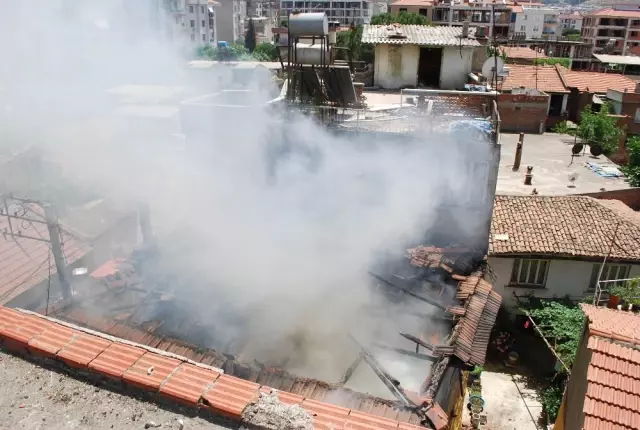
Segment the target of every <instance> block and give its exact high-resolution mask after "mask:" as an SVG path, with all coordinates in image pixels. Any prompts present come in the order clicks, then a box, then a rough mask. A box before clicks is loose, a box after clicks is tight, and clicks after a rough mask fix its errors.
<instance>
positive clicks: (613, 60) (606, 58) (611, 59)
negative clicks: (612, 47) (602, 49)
mask: <svg viewBox="0 0 640 430" xmlns="http://www.w3.org/2000/svg"><path fill="white" fill-rule="evenodd" d="M593 56H594V57H596V58H597V59H598V60H600V61H601V62H603V63H608V64H626V65H633V66H640V57H635V56H633V55H609V54H593Z"/></svg>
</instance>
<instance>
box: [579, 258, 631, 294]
mask: <svg viewBox="0 0 640 430" xmlns="http://www.w3.org/2000/svg"><path fill="white" fill-rule="evenodd" d="M600 266H602V264H594V265H593V268H592V269H591V281H590V282H589V290H595V289H596V282H598V273H599V272H600ZM629 269H630V267H629V266H628V265H626V264H605V265H604V269H602V275H600V280H601V281H614V280H616V279H627V278H628V277H629ZM620 284H622V283H621V282H606V283H604V284H600V286H601V287H602V288H603V289H605V290H606V289H607V288H609V287H612V286H613V285H620Z"/></svg>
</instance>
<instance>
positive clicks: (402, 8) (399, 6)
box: [389, 0, 433, 21]
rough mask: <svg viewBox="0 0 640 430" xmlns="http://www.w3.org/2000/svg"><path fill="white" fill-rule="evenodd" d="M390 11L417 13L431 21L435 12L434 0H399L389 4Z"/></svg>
mask: <svg viewBox="0 0 640 430" xmlns="http://www.w3.org/2000/svg"><path fill="white" fill-rule="evenodd" d="M389 12H391V13H400V12H409V13H417V14H419V15H422V16H425V17H427V19H428V20H429V21H431V15H432V12H433V1H432V0H397V1H394V2H393V3H391V5H390V6H389Z"/></svg>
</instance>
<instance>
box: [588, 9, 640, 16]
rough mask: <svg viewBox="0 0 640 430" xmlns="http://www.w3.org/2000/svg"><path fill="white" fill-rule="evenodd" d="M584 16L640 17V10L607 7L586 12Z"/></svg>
mask: <svg viewBox="0 0 640 430" xmlns="http://www.w3.org/2000/svg"><path fill="white" fill-rule="evenodd" d="M584 16H587V17H588V16H599V17H600V16H603V17H611V18H640V10H616V9H614V8H605V9H600V10H596V11H594V12H585V14H584Z"/></svg>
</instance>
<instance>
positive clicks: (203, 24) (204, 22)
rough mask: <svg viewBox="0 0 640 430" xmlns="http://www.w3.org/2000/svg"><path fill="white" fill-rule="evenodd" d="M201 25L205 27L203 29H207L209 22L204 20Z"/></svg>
mask: <svg viewBox="0 0 640 430" xmlns="http://www.w3.org/2000/svg"><path fill="white" fill-rule="evenodd" d="M201 24H202V26H203V27H206V26H207V22H206V21H205V20H204V19H203V20H202V23H201Z"/></svg>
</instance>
